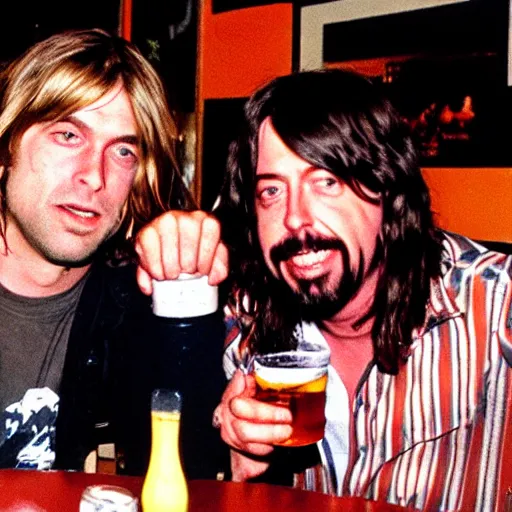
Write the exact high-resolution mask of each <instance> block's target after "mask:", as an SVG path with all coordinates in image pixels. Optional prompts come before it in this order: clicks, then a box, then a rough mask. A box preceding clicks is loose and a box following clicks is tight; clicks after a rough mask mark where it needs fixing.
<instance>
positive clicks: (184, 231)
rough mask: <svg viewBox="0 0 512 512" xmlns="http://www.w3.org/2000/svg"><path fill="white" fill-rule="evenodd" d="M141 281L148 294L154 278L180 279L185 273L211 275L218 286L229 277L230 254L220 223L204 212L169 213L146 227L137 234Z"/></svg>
mask: <svg viewBox="0 0 512 512" xmlns="http://www.w3.org/2000/svg"><path fill="white" fill-rule="evenodd" d="M135 250H136V251H137V254H138V255H139V267H138V269H137V281H138V283H139V286H140V289H141V290H142V291H143V293H145V294H146V295H151V293H152V291H153V286H152V282H151V280H152V279H158V280H163V279H176V278H177V277H178V276H179V274H180V273H181V272H186V273H188V274H195V273H196V272H197V273H200V274H202V275H208V276H209V277H208V282H209V283H210V284H211V285H217V284H219V283H220V282H221V281H223V280H224V279H225V278H226V277H227V275H228V252H227V249H226V246H225V245H224V244H223V243H222V242H221V241H220V224H219V222H218V221H217V219H215V217H213V216H211V215H209V214H207V213H205V212H202V211H194V212H182V211H169V212H166V213H164V214H162V215H160V216H159V217H157V218H156V219H155V220H153V221H152V222H150V223H149V224H148V225H147V226H145V227H144V228H143V229H142V230H141V231H140V232H139V234H138V235H137V240H136V242H135Z"/></svg>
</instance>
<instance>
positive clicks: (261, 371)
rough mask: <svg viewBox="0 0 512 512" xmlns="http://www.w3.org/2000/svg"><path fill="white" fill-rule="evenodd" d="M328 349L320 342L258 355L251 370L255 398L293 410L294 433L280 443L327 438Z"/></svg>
mask: <svg viewBox="0 0 512 512" xmlns="http://www.w3.org/2000/svg"><path fill="white" fill-rule="evenodd" d="M328 366H329V350H328V349H326V348H324V347H320V346H317V345H308V346H307V349H306V348H304V349H303V348H300V349H299V350H293V351H288V352H278V353H274V354H256V355H255V356H254V359H253V367H252V373H253V375H254V378H255V380H256V398H257V399H258V400H261V401H263V402H268V403H272V404H275V405H280V406H283V407H288V408H289V409H290V410H291V413H292V416H293V420H292V429H293V432H292V435H291V437H290V438H289V439H287V440H286V441H284V442H283V443H279V445H280V446H305V445H308V444H313V443H316V442H317V441H319V440H320V439H322V438H323V437H324V429H325V388H326V386H327V368H328Z"/></svg>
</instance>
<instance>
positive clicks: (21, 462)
mask: <svg viewBox="0 0 512 512" xmlns="http://www.w3.org/2000/svg"><path fill="white" fill-rule="evenodd" d="M58 408H59V397H58V395H56V394H55V393H54V392H53V391H52V390H51V389H50V388H47V387H46V388H39V389H29V390H28V391H27V392H26V393H25V395H24V396H23V398H22V399H21V400H20V401H19V402H16V403H14V404H12V405H10V406H9V407H7V409H6V410H5V411H4V412H3V413H2V414H1V416H0V467H1V468H24V469H50V468H51V467H52V465H53V462H54V460H55V423H56V421H57V412H58Z"/></svg>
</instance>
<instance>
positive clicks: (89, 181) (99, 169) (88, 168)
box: [77, 149, 105, 191]
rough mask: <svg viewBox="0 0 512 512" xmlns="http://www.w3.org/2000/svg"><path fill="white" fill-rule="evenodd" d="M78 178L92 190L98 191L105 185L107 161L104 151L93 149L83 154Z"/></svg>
mask: <svg viewBox="0 0 512 512" xmlns="http://www.w3.org/2000/svg"><path fill="white" fill-rule="evenodd" d="M77 175H78V179H79V181H80V182H81V183H83V184H85V185H87V186H88V187H90V188H91V189H92V190H94V191H97V190H100V189H102V188H103V187H104V186H105V161H104V155H103V151H101V150H98V149H91V150H90V151H88V152H87V153H86V154H84V155H82V159H81V161H80V167H79V170H78V173H77Z"/></svg>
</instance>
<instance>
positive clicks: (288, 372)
mask: <svg viewBox="0 0 512 512" xmlns="http://www.w3.org/2000/svg"><path fill="white" fill-rule="evenodd" d="M325 372H326V369H325V368H275V367H268V366H262V365H261V364H260V363H258V362H257V361H255V362H254V373H255V374H256V375H257V376H258V377H259V378H261V379H263V380H265V381H266V382H268V383H269V384H276V385H283V384H284V385H286V386H293V385H296V386H300V385H301V384H305V383H306V382H311V381H312V380H316V379H318V378H320V377H322V375H325Z"/></svg>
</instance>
